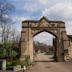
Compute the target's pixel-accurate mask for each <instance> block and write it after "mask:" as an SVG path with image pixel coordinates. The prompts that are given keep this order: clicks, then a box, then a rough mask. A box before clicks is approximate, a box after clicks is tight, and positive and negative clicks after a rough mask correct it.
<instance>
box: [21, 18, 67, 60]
mask: <svg viewBox="0 0 72 72" xmlns="http://www.w3.org/2000/svg"><path fill="white" fill-rule="evenodd" d="M42 31H47V32H49V33H51V34H52V35H54V36H55V37H56V40H55V41H56V60H57V61H64V47H63V45H64V44H63V38H64V37H63V36H64V35H65V36H66V30H65V23H64V22H63V21H50V20H48V19H47V18H46V17H42V18H41V19H40V20H25V21H23V22H22V32H21V59H24V56H25V55H29V56H30V59H31V61H33V40H32V38H33V36H35V35H36V34H37V33H39V32H42ZM63 32H64V33H63ZM66 39H67V36H66Z"/></svg>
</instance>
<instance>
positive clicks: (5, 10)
mask: <svg viewBox="0 0 72 72" xmlns="http://www.w3.org/2000/svg"><path fill="white" fill-rule="evenodd" d="M13 9H14V6H13V5H12V4H10V3H9V2H7V1H6V0H0V29H1V38H2V42H4V41H5V40H6V31H7V29H8V28H7V27H8V26H9V27H10V26H11V24H12V19H11V18H10V13H11V12H12V10H13Z"/></svg>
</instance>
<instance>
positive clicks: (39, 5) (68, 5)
mask: <svg viewBox="0 0 72 72" xmlns="http://www.w3.org/2000/svg"><path fill="white" fill-rule="evenodd" d="M8 1H9V2H11V3H12V4H13V5H14V6H15V10H14V12H13V13H12V15H11V17H12V18H13V20H14V21H15V22H16V28H17V29H18V30H19V31H21V22H22V21H24V20H27V19H30V20H31V19H37V20H38V19H40V18H41V17H42V16H46V17H47V18H48V19H49V20H60V21H61V20H62V21H64V22H65V26H66V31H67V34H70V35H72V0H8Z"/></svg>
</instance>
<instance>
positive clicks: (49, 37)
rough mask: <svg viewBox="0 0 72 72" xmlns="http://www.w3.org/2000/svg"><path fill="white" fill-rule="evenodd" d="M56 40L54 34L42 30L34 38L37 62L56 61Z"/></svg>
mask: <svg viewBox="0 0 72 72" xmlns="http://www.w3.org/2000/svg"><path fill="white" fill-rule="evenodd" d="M56 38H57V36H56V35H55V34H53V33H52V32H49V31H46V30H42V31H39V32H37V33H36V34H34V36H33V49H34V57H35V58H34V59H35V61H48V62H49V61H56V46H57V45H56Z"/></svg>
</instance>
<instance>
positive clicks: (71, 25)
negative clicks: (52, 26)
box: [42, 3, 72, 34]
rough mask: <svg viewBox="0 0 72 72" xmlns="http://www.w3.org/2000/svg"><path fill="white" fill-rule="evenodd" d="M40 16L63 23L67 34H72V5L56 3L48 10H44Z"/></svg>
mask: <svg viewBox="0 0 72 72" xmlns="http://www.w3.org/2000/svg"><path fill="white" fill-rule="evenodd" d="M42 15H44V16H47V17H49V18H50V19H55V20H63V21H65V23H66V30H67V34H72V33H71V31H72V3H57V4H56V5H54V6H52V7H50V8H45V10H43V11H42Z"/></svg>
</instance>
